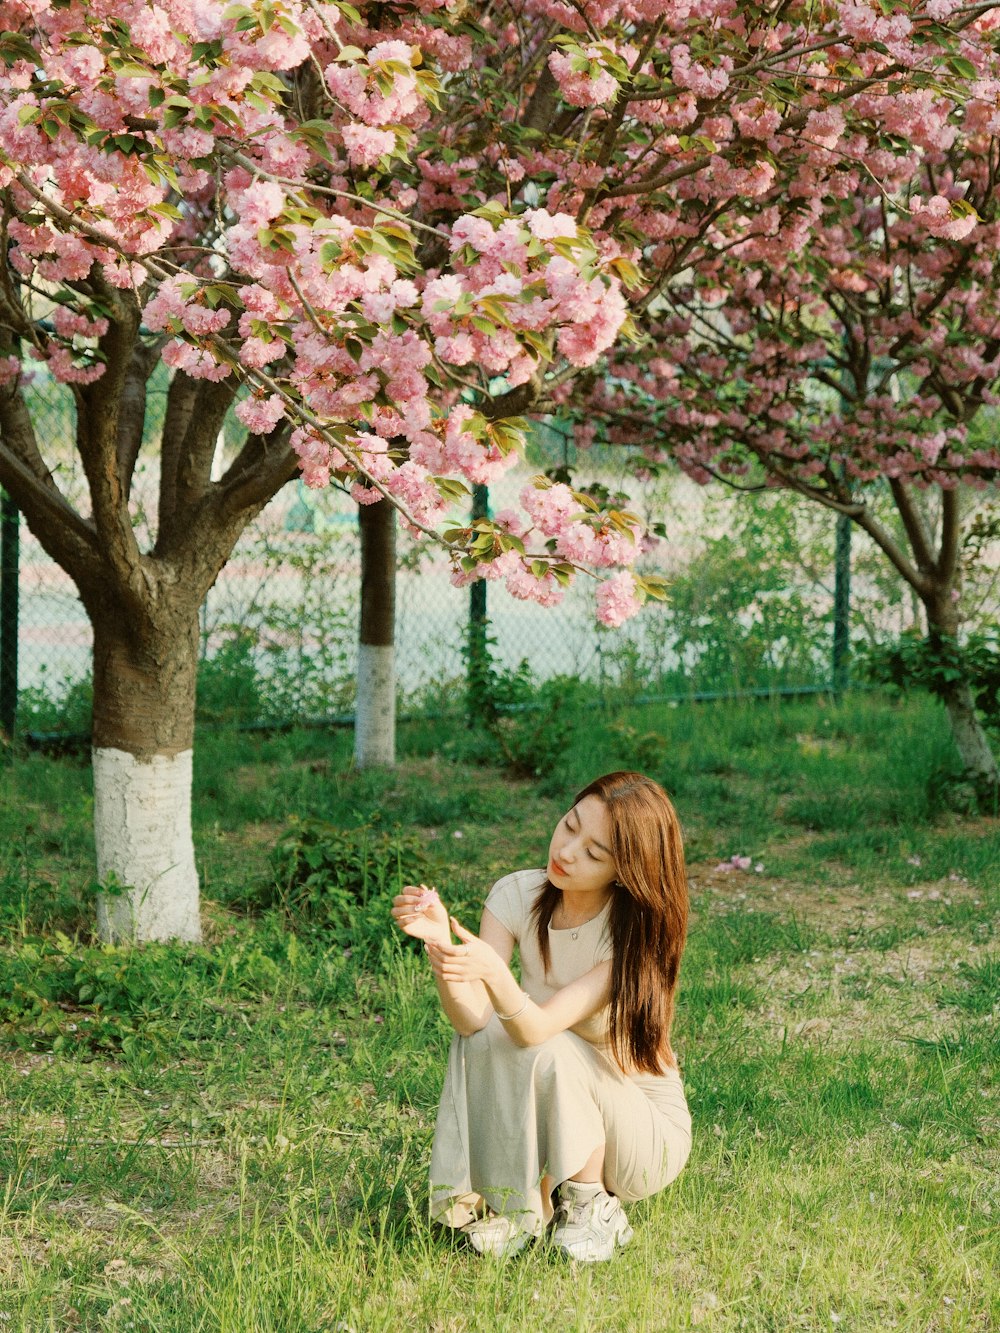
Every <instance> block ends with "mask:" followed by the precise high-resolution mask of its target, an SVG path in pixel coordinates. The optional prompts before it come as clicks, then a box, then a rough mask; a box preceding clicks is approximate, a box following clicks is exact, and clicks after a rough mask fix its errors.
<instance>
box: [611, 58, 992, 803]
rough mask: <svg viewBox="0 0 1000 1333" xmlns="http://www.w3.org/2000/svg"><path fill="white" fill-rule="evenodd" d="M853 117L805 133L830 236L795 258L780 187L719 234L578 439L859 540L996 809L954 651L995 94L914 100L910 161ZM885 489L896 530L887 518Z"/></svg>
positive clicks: (988, 761)
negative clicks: (827, 522) (896, 586)
mask: <svg viewBox="0 0 1000 1333" xmlns="http://www.w3.org/2000/svg"><path fill="white" fill-rule="evenodd" d="M985 73H986V70H985V69H977V74H985ZM971 86H972V88H973V89H974V90H978V91H980V92H984V91H985V83H984V81H983V80H982V79H980V80H979V82H978V83H973V84H972V85H971ZM991 96H992V95H991ZM866 101H867V104H868V106H869V110H870V116H871V119H870V122H869V126H868V127H863V126H859V127H857V128H855V129H853V130H852V129H851V128H850V127H849V126H848V125H847V124H846V123H845V121H844V118H843V116H842V115H841V114H840V113H839V111H837V110H834V111H827V112H824V113H822V114H821V115H817V116H814V117H813V118H812V122H811V129H808V130H806V131H805V133H807V134H808V135H809V136H810V138H811V139H812V140H813V141H814V142H816V143H817V144H821V145H822V147H823V149H824V151H826V152H828V153H829V154H830V155H831V158H835V159H837V160H838V161H839V163H840V166H841V170H840V171H839V172H838V174H837V175H836V176H835V177H833V178H832V179H831V182H830V185H829V186H828V189H829V190H830V194H829V195H828V196H827V198H826V199H825V200H824V206H823V227H822V228H821V229H816V230H814V231H812V232H810V234H809V237H808V243H807V244H804V245H802V246H801V247H799V248H798V249H796V250H792V251H790V250H789V234H788V229H787V227H783V226H782V219H781V209H782V207H783V205H784V204H785V201H786V199H787V195H785V196H779V195H777V194H776V193H774V192H771V193H770V194H769V195H768V196H766V197H765V199H764V201H763V202H764V205H765V206H764V207H763V208H762V210H761V212H760V213H759V214H758V215H757V217H756V218H755V220H754V223H753V225H752V227H751V228H749V229H747V230H745V231H744V230H740V231H739V232H737V233H736V236H735V237H733V236H731V235H728V234H727V231H726V228H724V227H720V228H719V230H718V233H717V239H716V246H715V254H714V255H713V256H708V255H707V254H704V253H703V254H702V256H701V259H700V262H699V267H698V270H697V272H696V273H691V274H690V275H689V280H688V281H682V282H675V283H673V284H672V285H671V286H670V287H669V288H667V289H666V290H665V292H664V294H663V296H662V298H661V299H660V301H659V302H658V307H657V315H656V318H655V319H654V320H653V322H652V325H651V328H650V337H651V341H652V343H654V344H655V355H654V356H653V357H652V358H651V359H650V360H647V361H644V362H642V361H640V362H637V361H636V359H635V358H634V357H630V358H628V359H624V358H621V359H619V360H618V362H617V364H616V365H615V366H614V367H613V372H614V373H613V374H612V375H611V376H610V378H608V379H606V380H604V381H602V382H601V384H600V385H598V386H597V389H596V391H595V394H594V396H593V398H592V400H591V402H590V404H588V415H587V418H586V421H587V431H588V432H592V431H593V430H594V425H595V422H599V421H603V426H604V430H605V432H606V434H607V435H608V436H610V437H611V438H613V439H617V440H627V441H628V442H629V443H630V444H631V445H633V446H635V445H636V444H640V445H642V446H643V447H644V448H645V450H646V454H647V457H648V458H650V457H651V458H653V459H654V460H655V459H657V458H662V457H663V455H664V452H669V454H670V456H671V457H672V458H673V459H676V460H678V461H679V462H680V463H681V465H682V466H683V467H684V468H685V470H686V471H687V472H688V473H689V474H690V475H691V476H693V477H694V478H695V479H697V480H698V481H701V482H706V481H708V480H710V479H712V478H716V477H718V478H721V479H723V480H725V481H727V482H729V484H731V485H735V486H751V487H752V486H754V485H760V484H764V485H769V486H780V487H786V488H789V489H791V490H793V491H795V492H797V493H798V494H799V495H801V496H803V497H805V498H806V499H809V500H811V501H813V502H816V503H819V504H821V505H825V506H827V507H828V508H829V509H831V510H833V511H835V512H836V513H838V514H844V515H847V516H848V517H849V518H850V519H852V520H853V521H854V522H855V523H856V524H858V525H859V526H860V527H861V528H862V529H864V531H865V532H867V533H868V535H869V536H870V537H871V539H872V540H873V541H874V542H875V544H876V545H877V546H878V547H879V548H880V549H881V551H882V552H883V553H884V555H885V557H886V558H887V559H888V561H889V562H890V563H891V564H892V566H893V567H894V568H895V570H896V571H897V572H898V574H899V575H900V576H901V577H902V579H903V580H905V582H906V583H907V584H908V585H909V587H910V588H911V589H913V591H914V593H915V594H916V595H917V596H918V598H919V599H920V601H921V603H922V604H923V607H924V610H925V613H926V620H927V627H928V632H929V639H930V646H931V648H932V649H933V648H934V645H935V644H936V645H938V647H939V648H940V650H941V652H942V653H943V654H944V658H943V659H942V660H943V661H944V660H945V659H946V662H947V667H948V670H947V671H943V672H940V673H939V679H938V683H937V685H936V692H937V693H938V694H939V696H940V697H941V698H942V700H943V702H944V704H945V706H946V709H947V712H948V717H949V720H950V722H951V728H952V733H953V735H954V739H955V742H956V745H957V748H958V751H959V753H960V755H961V758H962V761H963V764H964V767H965V769H966V770H967V772H968V773H969V774H970V775H972V777H973V778H974V779H975V781H976V782H977V783H978V784H980V785H981V786H982V787H983V788H984V789H985V791H986V793H987V794H988V795H991V796H992V797H995V794H996V790H997V784H998V770H997V762H996V757H995V756H994V754H993V752H992V750H991V747H990V743H989V738H988V736H987V734H986V732H985V730H984V728H983V726H982V724H981V721H980V719H979V717H978V716H977V712H976V709H975V706H974V699H973V693H972V690H971V688H970V682H969V680H968V679H966V678H963V677H962V676H961V674H960V673H958V672H956V671H955V669H954V667H955V662H956V661H957V660H959V656H960V655H958V656H957V655H956V653H955V652H954V644H955V641H956V639H957V637H958V635H959V632H960V627H961V624H962V549H963V541H962V531H963V517H964V515H965V514H967V513H968V512H969V511H970V509H971V507H972V501H973V498H974V496H975V493H976V492H978V491H982V490H984V489H986V488H995V487H996V484H997V480H998V477H1000V448H998V447H997V443H996V440H995V438H991V437H990V436H989V435H988V434H984V431H982V430H979V429H977V425H976V414H977V413H978V412H979V410H980V408H981V407H983V406H984V405H987V406H995V405H996V404H997V403H998V402H1000V268H998V266H997V250H998V242H1000V206H998V205H1000V201H998V188H1000V187H998V173H1000V135H998V131H1000V115H998V113H997V109H996V103H995V98H994V100H993V101H991V102H990V103H987V102H986V101H985V100H980V99H979V97H977V96H975V95H973V96H971V97H969V98H968V99H967V100H964V101H959V100H957V99H956V100H954V101H951V100H949V99H946V98H942V97H941V96H940V95H939V94H936V93H933V92H930V91H927V92H923V93H920V94H917V93H914V94H911V95H910V97H909V98H908V100H907V101H906V102H905V105H906V107H907V121H906V123H907V128H908V131H909V134H910V143H909V148H908V151H907V152H906V153H905V154H903V153H900V154H892V155H889V154H887V153H886V150H884V149H880V148H878V147H877V142H876V134H875V133H874V127H876V126H880V125H881V126H884V127H885V130H886V132H887V133H889V134H890V136H891V134H892V132H893V129H894V124H895V121H894V119H893V116H884V115H883V112H884V111H885V110H886V108H885V105H884V102H883V101H882V94H881V93H872V94H869V95H868V96H867V98H866ZM880 152H881V153H882V156H883V158H884V159H887V160H883V162H882V164H881V170H880V173H879V176H878V177H877V178H876V177H875V175H874V173H873V170H872V159H873V157H874V156H876V155H877V154H878V153H880ZM734 241H735V243H733V242H734ZM884 491H888V493H889V494H890V495H891V497H892V501H893V503H894V508H895V514H896V517H897V520H898V522H897V523H896V524H887V523H886V521H885V518H884V517H881V516H880V513H879V506H878V505H877V503H876V499H877V496H878V494H880V493H882V492H884ZM883 508H884V507H883Z"/></svg>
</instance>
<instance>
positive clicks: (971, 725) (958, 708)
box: [923, 592, 1000, 795]
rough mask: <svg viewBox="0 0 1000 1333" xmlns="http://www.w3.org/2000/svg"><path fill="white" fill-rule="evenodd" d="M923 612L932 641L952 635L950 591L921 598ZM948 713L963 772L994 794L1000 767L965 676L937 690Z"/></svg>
mask: <svg viewBox="0 0 1000 1333" xmlns="http://www.w3.org/2000/svg"><path fill="white" fill-rule="evenodd" d="M923 603H924V610H925V611H926V613H927V632H928V636H929V638H930V639H931V640H932V641H933V640H935V639H940V638H941V637H943V636H947V637H948V638H956V637H957V635H958V630H959V619H958V612H957V609H956V605H955V603H954V602H953V601H952V600H951V595H950V592H949V593H948V594H947V595H945V594H944V593H942V594H939V595H937V596H931V597H925V598H923ZM938 695H939V698H940V699H941V701H942V703H943V704H944V706H945V711H946V712H947V714H948V722H949V724H950V726H951V734H952V739H953V740H954V742H955V748H956V749H957V750H958V753H959V757H960V758H961V760H962V767H963V768H964V769H965V772H966V774H967V775H968V777H969V778H970V779H971V781H973V782H974V783H975V784H976V787H977V788H979V789H981V790H982V791H983V792H986V793H991V794H994V795H995V794H996V792H997V791H998V789H1000V768H998V766H997V760H996V756H995V755H994V753H993V748H992V746H991V745H990V738H989V736H988V735H987V733H986V728H985V727H984V726H983V724H982V721H981V720H980V717H979V714H978V713H977V712H976V704H975V700H974V698H973V695H972V689H971V687H970V685H969V682H968V681H967V680H957V681H955V682H954V683H953V684H951V685H944V686H942V687H941V688H940V690H939V691H938Z"/></svg>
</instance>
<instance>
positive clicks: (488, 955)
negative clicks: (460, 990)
mask: <svg viewBox="0 0 1000 1333" xmlns="http://www.w3.org/2000/svg"><path fill="white" fill-rule="evenodd" d="M450 920H451V928H452V930H453V931H454V932H455V934H456V935H457V936H458V943H457V944H452V942H451V936H450V935H449V936H448V937H447V938H446V939H444V940H441V939H433V940H430V939H428V940H427V945H426V947H427V953H428V956H429V958H430V960H431V967H432V968H433V970H434V975H435V976H436V977H438V978H439V980H441V981H445V982H448V983H450V984H452V985H454V984H455V983H457V982H462V981H482V982H485V983H487V984H489V983H491V982H493V981H495V980H496V978H497V974H498V972H500V971H506V968H505V967H504V963H503V960H502V959H501V958H500V956H499V954H498V953H497V951H496V950H495V949H494V948H493V946H492V945H490V944H487V943H486V942H485V940H481V939H480V938H479V936H478V935H473V933H472V931H471V930H466V929H465V927H464V926H462V925H460V924H459V923H458V921H456V920H455V918H454V917H451V918H450Z"/></svg>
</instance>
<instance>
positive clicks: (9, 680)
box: [0, 491, 18, 737]
mask: <svg viewBox="0 0 1000 1333" xmlns="http://www.w3.org/2000/svg"><path fill="white" fill-rule="evenodd" d="M17 579H18V512H17V506H16V505H15V504H14V501H13V500H12V499H11V498H10V496H9V495H8V494H7V492H6V491H2V492H0V730H3V731H5V732H6V733H7V735H8V736H11V737H12V736H13V735H14V728H15V725H16V723H17V622H18V612H17V593H18V586H17Z"/></svg>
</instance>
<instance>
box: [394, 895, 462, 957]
mask: <svg viewBox="0 0 1000 1333" xmlns="http://www.w3.org/2000/svg"><path fill="white" fill-rule="evenodd" d="M392 918H393V920H394V921H395V923H396V925H397V926H398V927H399V928H400V930H401V931H403V933H404V934H406V935H412V936H413V938H414V939H417V940H424V941H426V942H430V941H431V940H440V941H442V942H443V943H445V944H450V943H451V932H450V931H449V929H448V912H447V909H446V908H445V905H444V903H443V902H442V901H441V899H440V898H439V897H438V896H437V890H435V889H430V888H428V887H427V885H426V884H407V885H405V886H404V888H403V892H402V893H400V894H399V895H398V896H397V897H395V898H393V900H392Z"/></svg>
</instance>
